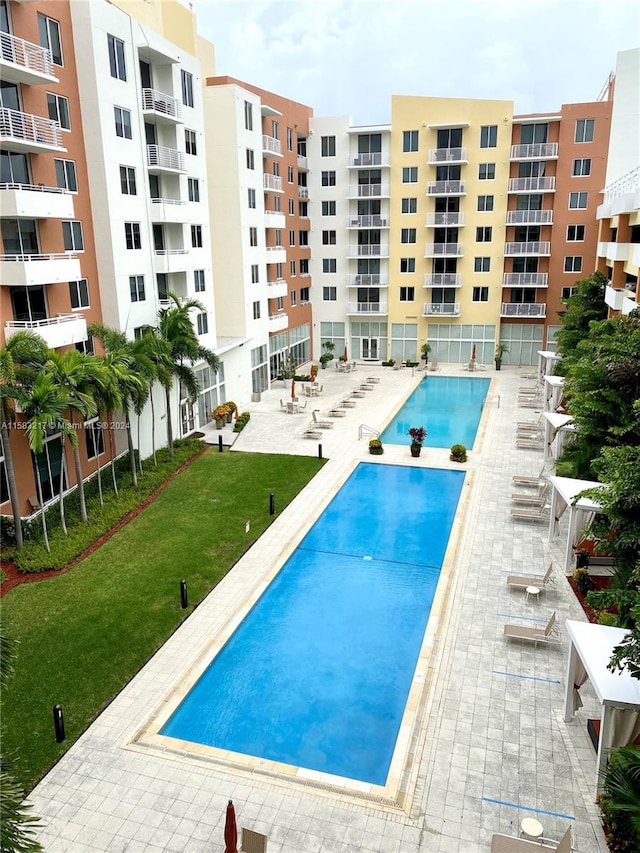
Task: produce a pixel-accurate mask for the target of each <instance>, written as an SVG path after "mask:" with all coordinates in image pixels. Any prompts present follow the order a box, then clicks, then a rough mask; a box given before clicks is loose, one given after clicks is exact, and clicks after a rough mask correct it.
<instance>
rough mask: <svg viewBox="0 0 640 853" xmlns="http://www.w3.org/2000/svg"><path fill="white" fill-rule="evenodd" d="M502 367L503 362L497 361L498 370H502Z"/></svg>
mask: <svg viewBox="0 0 640 853" xmlns="http://www.w3.org/2000/svg"><path fill="white" fill-rule="evenodd" d="M501 367H502V362H501V361H496V370H500V368H501Z"/></svg>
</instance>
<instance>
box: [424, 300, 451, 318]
mask: <svg viewBox="0 0 640 853" xmlns="http://www.w3.org/2000/svg"><path fill="white" fill-rule="evenodd" d="M459 313H460V303H459V302H425V303H424V306H423V308H422V316H423V317H432V316H434V315H437V314H442V315H444V316H445V317H457V316H458V314H459Z"/></svg>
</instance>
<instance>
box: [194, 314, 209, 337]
mask: <svg viewBox="0 0 640 853" xmlns="http://www.w3.org/2000/svg"><path fill="white" fill-rule="evenodd" d="M196 328H197V330H198V334H199V335H206V334H207V332H208V331H209V315H208V314H207V312H206V311H203V312H202V313H201V314H198V315H197V316H196Z"/></svg>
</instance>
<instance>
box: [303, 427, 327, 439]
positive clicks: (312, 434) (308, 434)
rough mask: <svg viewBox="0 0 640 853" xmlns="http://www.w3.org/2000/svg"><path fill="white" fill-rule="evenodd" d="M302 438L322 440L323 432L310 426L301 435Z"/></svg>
mask: <svg viewBox="0 0 640 853" xmlns="http://www.w3.org/2000/svg"><path fill="white" fill-rule="evenodd" d="M300 438H316V439H320V438H322V432H321V431H320V430H319V429H314V428H313V427H312V426H308V427H307V428H306V429H304V430H303V431H302V432H301V433H300Z"/></svg>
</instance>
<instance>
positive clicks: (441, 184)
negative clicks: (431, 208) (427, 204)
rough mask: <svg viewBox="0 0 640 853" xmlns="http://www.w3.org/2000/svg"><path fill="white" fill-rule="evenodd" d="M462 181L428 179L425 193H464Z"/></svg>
mask: <svg viewBox="0 0 640 853" xmlns="http://www.w3.org/2000/svg"><path fill="white" fill-rule="evenodd" d="M465 194H466V193H465V188H464V181H429V183H428V184H427V195H465Z"/></svg>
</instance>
